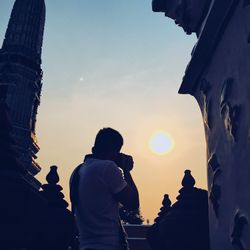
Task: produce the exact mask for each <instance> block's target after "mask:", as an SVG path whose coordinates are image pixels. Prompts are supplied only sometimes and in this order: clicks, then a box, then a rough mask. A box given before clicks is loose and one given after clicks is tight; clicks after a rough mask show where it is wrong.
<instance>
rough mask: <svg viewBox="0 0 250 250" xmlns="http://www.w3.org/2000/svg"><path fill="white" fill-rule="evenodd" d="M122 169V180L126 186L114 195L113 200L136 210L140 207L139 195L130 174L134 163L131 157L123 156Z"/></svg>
mask: <svg viewBox="0 0 250 250" xmlns="http://www.w3.org/2000/svg"><path fill="white" fill-rule="evenodd" d="M123 156H124V157H123V158H124V159H123V162H122V166H121V167H122V169H123V173H124V179H125V181H126V182H127V186H126V187H125V188H124V189H123V190H121V191H120V192H119V193H117V194H115V198H116V200H117V201H119V202H120V203H121V204H122V205H124V206H125V207H127V208H129V209H132V210H136V209H138V208H139V207H140V202H139V193H138V190H137V187H136V185H135V183H134V180H133V178H132V176H131V174H130V171H131V170H132V169H133V165H134V161H133V158H132V156H128V155H124V154H123Z"/></svg>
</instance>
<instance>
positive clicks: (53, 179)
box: [46, 166, 60, 185]
mask: <svg viewBox="0 0 250 250" xmlns="http://www.w3.org/2000/svg"><path fill="white" fill-rule="evenodd" d="M59 180H60V179H59V175H58V173H57V166H51V167H50V172H49V173H48V175H47V176H46V181H47V182H48V183H49V184H53V185H56V184H57V183H58V182H59Z"/></svg>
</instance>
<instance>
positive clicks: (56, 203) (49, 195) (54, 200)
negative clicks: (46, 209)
mask: <svg viewBox="0 0 250 250" xmlns="http://www.w3.org/2000/svg"><path fill="white" fill-rule="evenodd" d="M46 180H47V182H48V184H44V185H42V189H43V191H42V192H41V193H42V195H43V196H44V197H45V198H46V199H47V200H48V202H49V203H50V204H51V206H52V207H59V208H65V209H66V208H67V207H68V205H69V204H68V203H67V202H66V201H65V200H64V195H63V193H62V192H61V191H62V190H63V188H62V187H61V186H60V185H58V184H57V183H58V182H59V176H58V173H57V166H51V167H50V172H49V174H48V175H47V176H46Z"/></svg>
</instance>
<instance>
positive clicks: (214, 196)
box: [208, 153, 222, 217]
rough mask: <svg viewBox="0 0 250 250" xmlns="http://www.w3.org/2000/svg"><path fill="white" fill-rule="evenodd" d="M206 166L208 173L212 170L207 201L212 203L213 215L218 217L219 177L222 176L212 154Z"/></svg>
mask: <svg viewBox="0 0 250 250" xmlns="http://www.w3.org/2000/svg"><path fill="white" fill-rule="evenodd" d="M208 166H209V169H210V171H211V170H212V173H213V174H212V178H213V180H212V182H211V183H212V184H211V187H210V193H209V199H210V201H211V203H212V206H213V210H214V213H215V215H216V217H218V213H219V207H220V197H221V186H220V184H219V176H220V175H221V174H222V170H221V167H220V163H219V162H218V159H217V156H216V154H215V153H213V154H212V155H211V157H210V159H209V160H208Z"/></svg>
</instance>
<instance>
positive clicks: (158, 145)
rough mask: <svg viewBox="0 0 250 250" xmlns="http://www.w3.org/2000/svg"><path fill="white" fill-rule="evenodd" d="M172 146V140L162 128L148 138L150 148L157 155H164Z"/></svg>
mask: <svg viewBox="0 0 250 250" xmlns="http://www.w3.org/2000/svg"><path fill="white" fill-rule="evenodd" d="M173 147H174V140H173V139H172V137H171V136H170V135H169V134H168V133H167V132H165V131H164V130H158V131H156V132H155V133H153V135H152V136H151V138H150V140H149V148H150V150H151V151H152V152H153V153H154V154H157V155H165V154H167V153H169V152H170V151H171V150H172V149H173Z"/></svg>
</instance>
